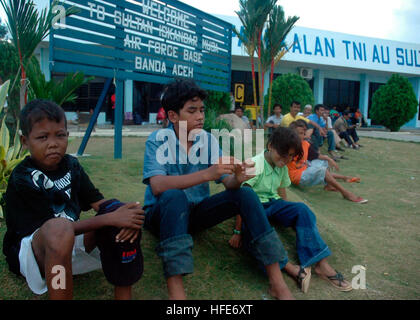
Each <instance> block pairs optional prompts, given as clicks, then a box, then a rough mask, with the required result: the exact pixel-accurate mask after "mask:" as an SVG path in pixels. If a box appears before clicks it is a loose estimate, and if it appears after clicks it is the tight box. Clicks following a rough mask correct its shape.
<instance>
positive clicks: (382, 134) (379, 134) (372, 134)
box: [357, 129, 420, 143]
mask: <svg viewBox="0 0 420 320" xmlns="http://www.w3.org/2000/svg"><path fill="white" fill-rule="evenodd" d="M357 134H358V135H359V136H360V137H369V138H381V139H388V140H396V141H406V142H419V143H420V130H413V131H400V132H389V131H382V130H381V131H375V130H369V129H358V130H357Z"/></svg>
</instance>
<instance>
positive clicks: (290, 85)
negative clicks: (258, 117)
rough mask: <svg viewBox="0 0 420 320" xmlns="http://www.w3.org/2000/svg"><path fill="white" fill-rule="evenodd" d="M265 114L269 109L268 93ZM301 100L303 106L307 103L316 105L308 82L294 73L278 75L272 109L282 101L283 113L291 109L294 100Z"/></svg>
mask: <svg viewBox="0 0 420 320" xmlns="http://www.w3.org/2000/svg"><path fill="white" fill-rule="evenodd" d="M264 100H265V103H264V114H265V115H266V116H270V115H267V110H268V95H266V96H265V99H264ZM295 100H296V101H299V102H300V103H301V106H302V107H303V106H305V105H306V104H310V105H314V102H315V98H314V94H313V92H312V90H311V87H310V86H309V84H308V82H307V81H306V80H305V79H303V78H302V77H301V76H300V75H298V74H294V73H287V74H282V75H281V76H278V77H277V78H276V79H275V80H274V81H273V96H272V99H271V103H272V106H271V110H273V105H274V104H275V103H280V104H281V105H282V106H283V112H282V113H283V114H286V113H288V112H289V111H290V105H291V104H292V101H295Z"/></svg>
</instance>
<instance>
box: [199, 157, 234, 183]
mask: <svg viewBox="0 0 420 320" xmlns="http://www.w3.org/2000/svg"><path fill="white" fill-rule="evenodd" d="M234 170H235V164H234V158H233V157H220V158H219V163H217V164H214V165H212V166H211V167H209V168H208V169H206V173H207V180H208V181H213V180H217V179H219V178H220V177H221V176H222V175H224V174H232V173H233V172H234Z"/></svg>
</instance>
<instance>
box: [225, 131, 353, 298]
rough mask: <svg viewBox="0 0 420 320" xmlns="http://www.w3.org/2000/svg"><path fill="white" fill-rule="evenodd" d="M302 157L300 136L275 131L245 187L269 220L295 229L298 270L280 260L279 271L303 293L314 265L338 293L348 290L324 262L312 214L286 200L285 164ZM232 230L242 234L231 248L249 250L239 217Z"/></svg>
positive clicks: (256, 159)
mask: <svg viewBox="0 0 420 320" xmlns="http://www.w3.org/2000/svg"><path fill="white" fill-rule="evenodd" d="M301 154H302V148H301V140H300V138H299V136H298V135H297V134H296V133H295V132H294V131H293V130H292V129H290V128H283V127H279V128H277V129H276V130H275V131H274V132H273V134H272V135H271V136H270V138H269V141H268V142H267V150H265V151H264V152H262V153H260V154H258V155H256V156H255V157H253V158H252V160H253V161H254V163H255V170H256V176H255V177H253V178H251V179H249V180H248V181H246V182H244V185H247V186H250V187H252V188H253V189H254V191H255V192H256V194H257V195H258V197H259V198H260V200H261V202H262V205H263V207H264V210H265V213H266V215H267V217H268V218H269V219H270V221H273V222H275V223H277V224H280V225H282V226H284V227H293V228H294V229H295V231H296V248H297V254H298V257H299V261H300V263H301V267H300V268H297V266H295V265H292V264H291V263H289V262H288V260H287V257H286V258H285V259H284V260H283V261H280V268H284V270H285V271H286V272H287V273H288V274H289V275H290V276H292V277H293V278H294V279H296V280H297V282H298V284H299V286H300V288H301V290H302V291H303V292H304V293H306V292H307V290H308V288H309V282H310V275H311V265H315V268H314V269H315V273H316V274H317V275H319V276H320V277H321V278H322V279H325V280H327V281H328V282H330V283H331V284H332V285H333V286H334V287H335V288H337V289H338V290H340V291H350V290H352V286H351V284H350V283H349V282H347V281H346V280H344V277H343V275H342V274H341V273H339V272H337V271H336V270H334V269H333V268H332V267H331V266H330V265H329V264H328V262H327V257H328V256H330V255H331V251H330V249H329V248H328V246H327V245H326V244H325V242H324V241H323V240H322V238H321V236H320V234H319V231H318V228H317V226H316V217H315V214H314V213H313V212H312V211H311V209H309V207H308V206H307V205H305V204H304V203H301V202H290V201H287V194H286V188H287V187H289V186H290V184H291V182H290V178H289V174H288V169H287V164H288V163H289V162H290V161H292V159H293V158H294V157H295V156H296V155H301ZM235 228H236V229H237V230H241V229H242V230H241V233H239V232H237V234H234V235H233V236H232V238H231V239H230V241H229V243H230V245H231V246H232V247H234V248H238V247H240V246H241V244H242V242H243V243H244V245H245V246H246V247H248V243H249V236H248V235H249V233H248V226H247V225H245V224H243V223H242V219H241V217H239V216H237V219H236V226H235ZM242 234H243V237H242ZM242 238H243V239H242ZM242 240H244V241H242ZM303 274H305V276H303Z"/></svg>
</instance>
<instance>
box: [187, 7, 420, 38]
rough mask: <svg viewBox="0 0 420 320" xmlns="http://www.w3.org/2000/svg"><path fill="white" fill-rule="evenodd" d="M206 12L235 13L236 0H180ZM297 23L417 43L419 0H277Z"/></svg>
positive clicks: (315, 27) (233, 14)
mask: <svg viewBox="0 0 420 320" xmlns="http://www.w3.org/2000/svg"><path fill="white" fill-rule="evenodd" d="M181 2H184V3H186V4H188V5H191V6H193V7H195V8H197V9H199V10H201V11H204V12H207V13H209V14H223V15H229V16H236V13H235V11H238V10H239V0H181ZM277 4H278V5H281V6H282V7H283V9H284V11H285V13H286V16H294V15H296V16H298V17H300V19H299V20H298V22H297V23H296V26H301V27H307V28H314V29H321V30H327V31H333V32H342V33H347V34H352V35H358V36H365V37H372V38H382V39H387V40H395V41H402V42H410V43H418V44H420V6H419V4H420V1H419V0H279V1H277Z"/></svg>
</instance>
